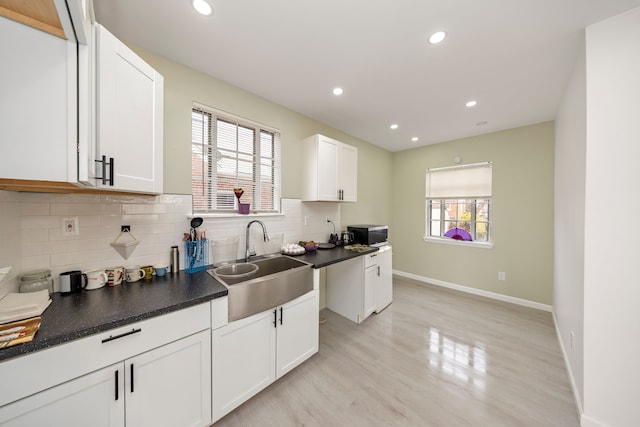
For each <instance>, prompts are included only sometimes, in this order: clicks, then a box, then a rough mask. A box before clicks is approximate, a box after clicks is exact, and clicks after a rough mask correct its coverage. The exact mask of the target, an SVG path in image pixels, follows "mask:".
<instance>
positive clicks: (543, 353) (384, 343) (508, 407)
mask: <svg viewBox="0 0 640 427" xmlns="http://www.w3.org/2000/svg"><path fill="white" fill-rule="evenodd" d="M393 293H394V301H393V303H392V304H391V305H390V306H389V307H387V309H386V310H384V311H383V312H382V313H380V314H377V315H373V316H371V317H370V318H368V319H367V320H365V321H364V322H363V323H362V324H361V325H356V324H354V323H352V322H350V321H349V320H347V319H344V318H342V317H340V316H338V315H337V314H335V313H333V312H331V311H329V310H323V311H322V313H321V317H322V318H325V319H326V322H325V323H323V324H321V325H320V351H319V352H318V354H316V355H315V356H313V357H312V358H311V359H309V360H308V361H307V362H305V363H303V364H302V365H301V366H299V367H298V368H296V369H294V370H293V371H292V372H290V373H289V374H287V375H286V376H285V377H283V378H281V379H280V380H278V381H276V382H275V383H274V384H272V385H271V386H270V387H268V388H267V389H266V390H264V391H262V392H261V393H260V394H258V395H257V396H255V397H254V398H253V399H251V400H249V401H248V402H246V403H245V404H244V405H242V406H240V407H239V408H238V409H236V410H235V411H234V412H232V413H230V414H229V415H227V416H226V417H225V418H223V419H222V420H220V421H219V422H217V423H216V424H215V426H216V427H219V426H365V425H367V426H446V427H457V426H491V427H495V426H562V427H572V426H579V421H578V415H577V411H576V407H575V404H574V401H573V397H572V394H571V390H570V386H569V380H568V376H567V373H566V370H565V366H564V362H563V360H562V356H561V353H560V349H559V345H558V340H557V338H556V334H555V329H554V326H553V320H552V317H551V314H550V313H547V312H543V311H539V310H534V309H530V308H525V307H520V306H516V305H512V304H508V303H503V302H497V301H494V300H490V299H486V298H482V297H477V296H473V295H468V294H464V293H460V292H456V291H451V290H447V289H443V288H439V287H435V286H425V285H421V284H415V283H411V282H410V281H408V280H405V279H398V278H394V292H393Z"/></svg>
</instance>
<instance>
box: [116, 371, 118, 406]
mask: <svg viewBox="0 0 640 427" xmlns="http://www.w3.org/2000/svg"><path fill="white" fill-rule="evenodd" d="M116 400H118V370H117V369H116Z"/></svg>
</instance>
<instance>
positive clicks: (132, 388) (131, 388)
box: [131, 363, 133, 393]
mask: <svg viewBox="0 0 640 427" xmlns="http://www.w3.org/2000/svg"><path fill="white" fill-rule="evenodd" d="M131 393H133V363H132V364H131Z"/></svg>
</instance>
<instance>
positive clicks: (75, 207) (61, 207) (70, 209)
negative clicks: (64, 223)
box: [49, 203, 122, 216]
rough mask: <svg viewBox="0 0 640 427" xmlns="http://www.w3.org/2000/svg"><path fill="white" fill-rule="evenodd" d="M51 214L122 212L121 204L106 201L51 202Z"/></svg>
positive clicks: (75, 214) (70, 214) (117, 213)
mask: <svg viewBox="0 0 640 427" xmlns="http://www.w3.org/2000/svg"><path fill="white" fill-rule="evenodd" d="M49 209H50V213H51V215H60V216H78V215H119V214H121V213H122V208H121V205H119V204H106V203H51V206H50V208H49Z"/></svg>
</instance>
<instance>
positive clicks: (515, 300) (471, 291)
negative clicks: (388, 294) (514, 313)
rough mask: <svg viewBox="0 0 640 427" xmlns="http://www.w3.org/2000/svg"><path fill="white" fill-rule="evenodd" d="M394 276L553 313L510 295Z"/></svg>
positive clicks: (538, 305)
mask: <svg viewBox="0 0 640 427" xmlns="http://www.w3.org/2000/svg"><path fill="white" fill-rule="evenodd" d="M393 274H395V275H397V276H400V277H406V278H407V279H413V280H417V281H418V282H423V283H425V284H430V285H436V286H442V287H443V288H449V289H454V290H456V291H461V292H466V293H468V294H473V295H480V296H483V297H487V298H491V299H495V300H499V301H505V302H509V303H512V304H517V305H522V306H525V307H530V308H535V309H538V310H543V311H548V312H551V306H550V305H548V304H542V303H539V302H535V301H529V300H526V299H522V298H516V297H511V296H508V295H502V294H498V293H495V292H489V291H484V290H482V289H476V288H471V287H469V286H463V285H458V284H455V283H449V282H445V281H443V280H438V279H430V278H428V277H423V276H418V275H417V274H412V273H406V272H404V271H398V270H393Z"/></svg>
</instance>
